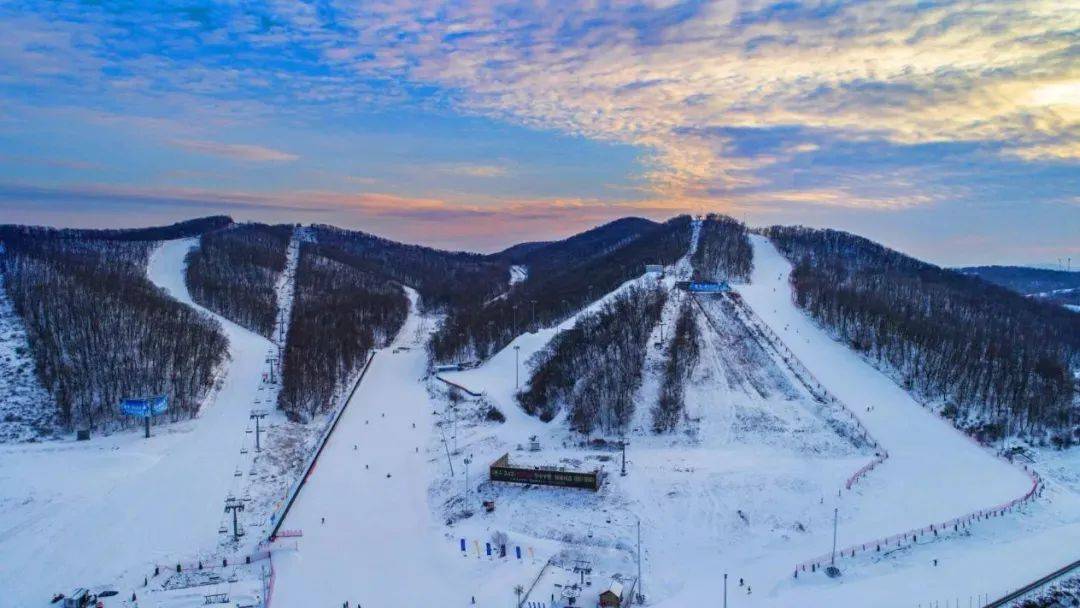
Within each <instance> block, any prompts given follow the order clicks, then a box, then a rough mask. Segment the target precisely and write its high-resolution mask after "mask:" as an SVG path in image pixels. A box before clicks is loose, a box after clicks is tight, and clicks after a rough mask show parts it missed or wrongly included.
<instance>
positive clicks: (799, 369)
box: [698, 298, 1042, 577]
mask: <svg viewBox="0 0 1080 608" xmlns="http://www.w3.org/2000/svg"><path fill="white" fill-rule="evenodd" d="M729 299H730V300H731V301H732V303H733V304H735V306H736V308H737V309H739V310H740V311H741V312H742V313H743V314H744V316H745V320H744V324H746V325H748V326H749V327H752V328H753V329H756V330H758V335H760V336H761V337H763V338H764V339H765V341H766V343H768V344H769V345H770V346H771V347H772V348H773V350H774V351H775V352H776V353H777V354H779V355H780V356H781V357H782V358H783V359H784V361H785V363H787V364H788V366H789V367H790V368H791V370H792V371H793V372H795V375H796V377H798V378H799V380H800V381H801V382H803V384H804V385H806V387H807V389H810V390H811V392H812V393H813V392H814V390H815V389H816V391H817V392H818V393H820V396H821V398H822V399H824V400H825V401H828V402H829V403H832V404H835V405H838V406H840V407H841V408H842V409H843V410H844V411H845V412H846V413H847V415H848V416H849V417H850V419H851V421H852V422H853V423H854V424H855V425H856V426H857V427H858V428H859V429H860V430H861V431H862V432H863V434H864V438H865V439H867V440H868V441H869V442H870V443H871V445H873V446H874V447H879V446H878V443H877V441H876V440H875V439H874V438H873V436H872V435H871V434H870V432H869V430H867V428H866V425H864V424H863V422H862V420H861V419H859V416H858V415H857V414H855V412H854V411H853V410H852V409H851V408H849V407H847V405H846V404H844V402H843V401H841V400H840V399H838V398H837V397H836V396H835V395H833V394H832V393H830V392H829V391H828V389H826V388H825V385H824V384H822V383H821V381H820V380H818V379H817V377H816V376H814V374H813V373H812V372H811V371H810V370H809V369H808V368H807V367H806V366H805V365H804V364H803V363H802V361H800V360H799V358H798V357H796V356H795V353H793V352H791V349H789V348H788V347H787V345H786V344H784V342H783V340H781V339H780V337H779V336H777V335H776V333H775V332H774V331H773V330H772V328H770V327H769V326H768V325H766V324H765V322H764V321H762V320H761V318H760V317H758V316H757V314H756V313H755V312H754V311H753V309H751V308H750V307H749V306H747V305H746V304H745V303H744V302H743V301H742V299H741V298H729ZM698 305H699V306H700V303H698ZM701 308H702V312H705V310H704V307H701ZM705 316H706V318H707V319H708V318H709V315H708V313H705ZM709 320H710V322H711V319H709ZM935 414H937V416H938V417H939V418H941V419H942V421H943V422H944V423H945V424H947V425H948V426H949V428H951V429H953V431H954V432H956V433H959V434H960V435H961V436H963V437H965V438H966V439H967V440H968V441H971V442H972V443H974V444H975V445H976V446H978V447H979V448H980V449H986V446H984V445H982V444H981V443H979V442H978V441H977V440H976V439H975V438H974V437H972V436H971V435H968V434H967V433H964V432H963V431H961V430H960V429H958V428H956V427H955V426H954V425H953V424H952V421H950V420H948V419H945V418H944V417H943V416H941V414H940V413H938V412H935ZM888 458H889V452H888V451H885V450H882V451H881V452H880V453H879V454H878V455H877V457H876V458H874V460H872V461H871V462H869V463H867V464H865V465H863V466H862V467H861V468H859V470H857V471H855V473H853V474H852V475H851V477H849V478H848V480H847V482H846V483H845V487H846V488H847V489H848V490H850V489H851V487H852V486H853V485H855V484H856V483H858V482H859V481H860V480H861V479H862V478H863V477H865V476H866V474H867V473H869V472H870V471H872V470H874V469H875V468H877V466H878V465H879V464H881V463H883V462H885V460H887V459H888ZM1008 462H1009V463H1010V464H1014V463H1012V462H1011V461H1008ZM1021 466H1022V467H1023V469H1024V473H1025V474H1027V476H1028V478H1029V479H1030V480H1031V487H1030V488H1029V489H1028V491H1027V492H1025V493H1024V494H1023V495H1022V496H1018V497H1017V498H1014V499H1012V500H1010V501H1008V502H1006V503H1002V504H1000V505H996V506H993V507H989V508H986V509H979V510H978V511H973V512H971V513H967V514H965V515H961V516H959V517H955V518H953V519H950V520H948V521H945V522H941V523H932V524H929V525H927V526H923V527H922V528H918V529H915V530H908V531H907V532H901V533H899V534H893V535H892V536H887V537H884V538H878V539H875V540H872V541H867V542H863V543H859V544H855V545H850V546H848V547H844V548H843V549H840V550H838V551H837V552H836V557H854V556H855V555H856V554H858V553H860V552H865V551H874V552H875V553H876V552H879V551H881V550H882V549H883V548H886V549H887V548H888V547H890V546H894V547H899V546H903V545H904V544H914V543H915V542H917V541H918V539H919V538H920V537H925V536H926V535H928V534H933V535H934V537H937V536H939V535H940V534H941V533H942V532H947V531H949V530H950V529H951V530H952V531H957V530H959V529H960V528H961V527H965V528H966V527H967V526H969V525H970V524H972V523H975V522H977V521H981V520H986V519H989V518H991V517H1001V516H1002V515H1004V514H1005V513H1007V512H1010V511H1012V510H1013V509H1015V508H1017V507H1019V506H1021V505H1023V504H1026V503H1028V502H1030V501H1031V500H1032V499H1034V498H1035V497H1036V495H1037V494H1038V492H1039V489H1040V487H1041V485H1042V478H1040V477H1039V474H1038V473H1037V472H1035V470H1034V469H1032V468H1030V467H1028V466H1027V465H1021ZM832 557H833V554H832V553H827V554H825V555H822V556H819V557H816V558H814V559H810V560H807V561H805V562H802V563H801V564H798V565H796V566H795V576H796V577H798V576H799V572H807V571H810V572H813V571H816V570H817V569H818V568H820V567H822V566H824V565H825V564H827V563H829V562H830V561H831V560H832Z"/></svg>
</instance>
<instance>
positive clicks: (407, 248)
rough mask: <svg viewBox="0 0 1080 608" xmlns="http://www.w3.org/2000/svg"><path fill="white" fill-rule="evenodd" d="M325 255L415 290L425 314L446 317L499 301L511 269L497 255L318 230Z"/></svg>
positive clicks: (321, 227) (330, 228)
mask: <svg viewBox="0 0 1080 608" xmlns="http://www.w3.org/2000/svg"><path fill="white" fill-rule="evenodd" d="M311 232H312V234H313V236H314V238H315V240H316V241H317V242H318V243H319V244H320V248H321V251H323V253H324V255H326V256H329V257H333V258H334V259H337V260H339V261H342V262H345V263H348V264H349V265H350V266H352V267H354V268H356V269H357V270H362V271H364V272H366V273H368V274H369V275H372V276H377V277H384V278H386V279H389V280H391V281H396V282H398V283H400V284H402V285H408V286H409V287H412V288H413V289H415V290H416V291H417V292H418V293H419V294H420V298H421V306H422V308H423V309H424V310H427V311H432V312H445V311H447V310H451V309H453V308H455V307H458V306H463V305H467V304H471V303H474V302H483V301H486V300H489V299H491V298H493V297H495V296H497V295H498V294H499V293H501V291H502V290H503V289H504V288H505V286H506V283H507V281H508V280H509V265H508V264H507V263H506V262H505V261H502V260H499V259H495V258H493V257H492V256H485V255H481V254H477V253H465V252H455V251H443V250H441V249H433V248H431V247H423V246H421V245H406V244H404V243H398V242H396V241H391V240H389V239H384V238H382V237H378V236H375V235H372V234H368V233H366V232H359V231H355V230H343V229H340V228H335V227H333V226H324V225H319V226H313V227H312V231H311Z"/></svg>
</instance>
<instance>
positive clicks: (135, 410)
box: [120, 395, 169, 418]
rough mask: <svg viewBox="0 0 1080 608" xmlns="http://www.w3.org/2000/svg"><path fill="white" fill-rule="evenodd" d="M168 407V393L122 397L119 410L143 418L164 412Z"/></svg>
mask: <svg viewBox="0 0 1080 608" xmlns="http://www.w3.org/2000/svg"><path fill="white" fill-rule="evenodd" d="M168 409H169V397H168V395H158V396H156V397H142V398H135V399H124V400H123V401H121V402H120V411H122V412H124V413H125V414H127V415H128V416H141V417H143V418H146V417H149V416H158V415H160V414H164V413H165V411H166V410H168Z"/></svg>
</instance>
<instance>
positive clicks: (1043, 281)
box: [956, 266, 1080, 306]
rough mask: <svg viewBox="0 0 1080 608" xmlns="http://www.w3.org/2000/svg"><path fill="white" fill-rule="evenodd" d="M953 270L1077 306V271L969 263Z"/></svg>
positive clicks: (1079, 288) (1079, 286) (1079, 274)
mask: <svg viewBox="0 0 1080 608" xmlns="http://www.w3.org/2000/svg"><path fill="white" fill-rule="evenodd" d="M956 270H957V271H958V272H962V273H964V274H967V275H972V276H976V277H979V278H980V279H983V280H985V281H990V282H991V283H994V284H997V285H1001V286H1002V287H1006V288H1008V289H1011V290H1013V291H1015V292H1017V293H1019V294H1022V295H1025V296H1030V297H1035V298H1040V299H1043V300H1046V301H1049V302H1054V303H1056V304H1062V305H1072V306H1080V272H1067V271H1064V270H1048V269H1044V268H1030V267H1026V266H968V267H966V268H957V269H956Z"/></svg>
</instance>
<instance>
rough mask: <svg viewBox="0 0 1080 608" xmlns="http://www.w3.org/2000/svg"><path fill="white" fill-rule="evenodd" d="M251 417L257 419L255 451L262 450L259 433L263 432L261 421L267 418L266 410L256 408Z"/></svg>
mask: <svg viewBox="0 0 1080 608" xmlns="http://www.w3.org/2000/svg"><path fill="white" fill-rule="evenodd" d="M249 418H250V419H251V420H254V421H255V451H256V452H261V451H262V446H261V445H260V444H259V435H260V433H262V428H261V427H260V426H259V421H260V420H262V419H263V418H266V412H265V411H263V410H255V411H253V412H251V416H249Z"/></svg>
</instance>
